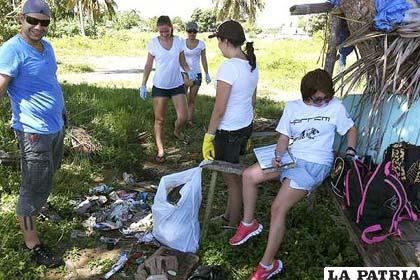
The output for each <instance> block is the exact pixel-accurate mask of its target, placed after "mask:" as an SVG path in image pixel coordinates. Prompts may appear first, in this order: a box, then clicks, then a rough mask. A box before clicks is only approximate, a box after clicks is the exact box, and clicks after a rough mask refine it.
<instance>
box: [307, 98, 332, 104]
mask: <svg viewBox="0 0 420 280" xmlns="http://www.w3.org/2000/svg"><path fill="white" fill-rule="evenodd" d="M309 99H311V101H312V102H313V103H314V104H322V103H328V102H329V101H330V99H329V98H328V97H324V98H316V97H313V96H311V97H309Z"/></svg>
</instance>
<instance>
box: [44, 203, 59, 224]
mask: <svg viewBox="0 0 420 280" xmlns="http://www.w3.org/2000/svg"><path fill="white" fill-rule="evenodd" d="M39 217H40V218H41V219H43V220H45V221H51V222H59V221H61V220H63V218H61V217H60V215H58V214H57V212H56V211H55V210H54V208H52V206H51V205H49V203H47V204H46V205H45V206H44V207H42V208H41V211H40V212H39Z"/></svg>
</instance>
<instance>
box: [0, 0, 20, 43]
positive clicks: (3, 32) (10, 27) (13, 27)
mask: <svg viewBox="0 0 420 280" xmlns="http://www.w3.org/2000/svg"><path fill="white" fill-rule="evenodd" d="M12 11H13V6H12V3H11V1H9V0H0V26H1V28H0V44H2V43H3V42H5V41H7V40H9V39H10V38H11V37H13V36H14V35H16V33H17V32H18V30H19V24H18V22H17V20H16V18H15V16H14V15H13V14H10V13H11V12H12Z"/></svg>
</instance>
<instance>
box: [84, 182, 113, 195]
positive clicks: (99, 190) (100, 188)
mask: <svg viewBox="0 0 420 280" xmlns="http://www.w3.org/2000/svg"><path fill="white" fill-rule="evenodd" d="M113 190H114V188H113V187H110V186H108V185H105V184H100V185H97V186H96V187H94V188H91V189H89V194H108V193H110V192H111V191H113Z"/></svg>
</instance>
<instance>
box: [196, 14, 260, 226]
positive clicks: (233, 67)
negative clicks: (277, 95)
mask: <svg viewBox="0 0 420 280" xmlns="http://www.w3.org/2000/svg"><path fill="white" fill-rule="evenodd" d="M213 37H217V40H218V47H219V49H220V51H221V52H222V54H223V56H224V57H226V58H227V60H226V61H224V62H223V63H222V65H221V66H220V67H219V71H218V72H217V77H216V80H217V83H216V100H215V105H214V109H213V113H212V115H211V119H210V123H209V126H208V128H207V133H206V134H205V136H204V140H203V157H204V159H205V160H212V159H215V160H223V161H227V162H231V163H238V162H239V155H240V154H242V153H244V152H245V150H246V148H247V143H248V139H249V137H250V136H251V133H252V121H253V118H254V109H255V102H256V92H257V83H258V67H257V64H256V57H255V54H254V47H253V44H252V43H250V42H247V43H246V45H245V51H243V50H242V48H241V47H242V45H243V44H244V43H245V40H246V39H245V33H244V30H243V28H242V26H241V24H240V23H238V22H237V21H233V20H229V21H226V22H224V23H222V24H221V25H220V26H219V27H218V29H217V31H216V32H215V33H214V34H212V35H210V36H209V38H213ZM223 179H224V181H225V183H226V185H227V186H228V191H229V196H228V202H227V207H226V211H225V213H224V214H223V215H222V216H220V217H221V218H222V219H223V220H225V221H226V222H227V223H229V225H230V226H237V225H238V223H239V221H240V215H241V207H242V180H241V177H240V176H238V175H234V174H228V173H223Z"/></svg>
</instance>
